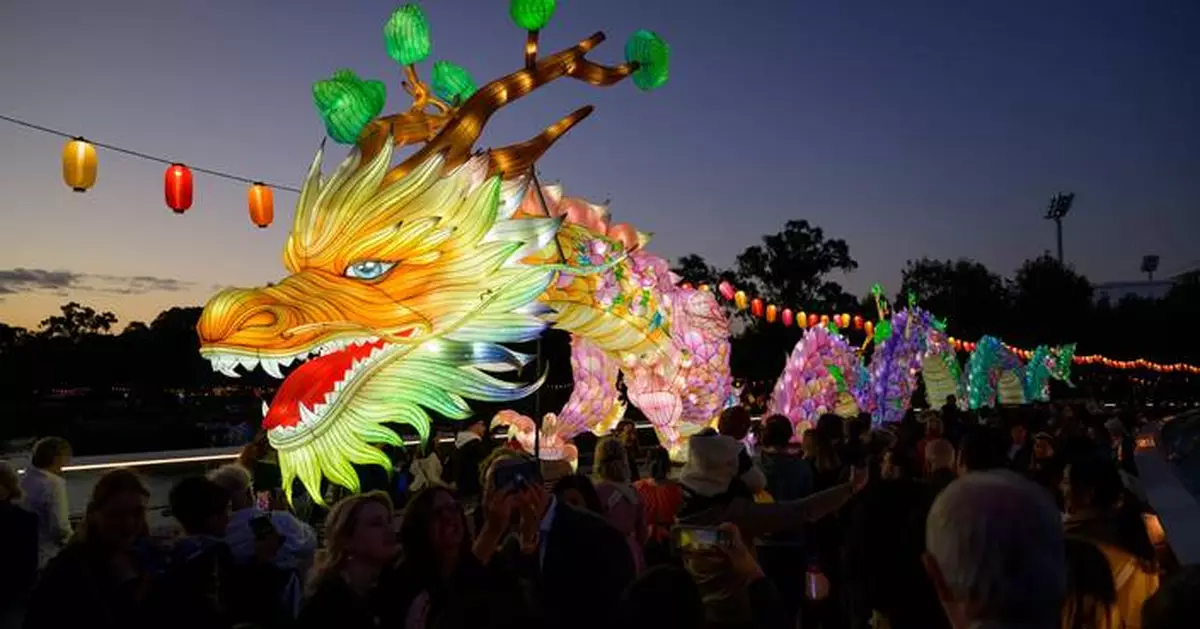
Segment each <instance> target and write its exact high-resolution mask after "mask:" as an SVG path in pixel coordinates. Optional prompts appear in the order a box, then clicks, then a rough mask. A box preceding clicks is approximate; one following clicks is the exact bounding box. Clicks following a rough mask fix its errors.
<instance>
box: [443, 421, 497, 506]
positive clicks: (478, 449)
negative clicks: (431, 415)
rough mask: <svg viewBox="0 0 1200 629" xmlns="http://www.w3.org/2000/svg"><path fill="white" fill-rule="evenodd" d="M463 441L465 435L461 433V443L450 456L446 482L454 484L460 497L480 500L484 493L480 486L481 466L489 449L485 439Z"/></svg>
mask: <svg viewBox="0 0 1200 629" xmlns="http://www.w3.org/2000/svg"><path fill="white" fill-rule="evenodd" d="M463 439H464V437H463V433H459V440H460V443H459V445H458V447H456V448H455V449H454V452H453V453H452V454H451V455H450V465H449V466H448V468H447V469H446V481H447V482H449V483H454V486H455V488H456V489H457V491H458V495H459V496H460V497H462V498H467V499H471V498H478V497H479V496H480V494H482V493H483V491H482V489H481V488H480V486H479V465H480V464H481V463H483V460H484V459H485V458H487V455H488V452H489V448H488V446H487V444H486V443H484V441H483V439H480V438H472V439H467V440H465V441H464V440H463Z"/></svg>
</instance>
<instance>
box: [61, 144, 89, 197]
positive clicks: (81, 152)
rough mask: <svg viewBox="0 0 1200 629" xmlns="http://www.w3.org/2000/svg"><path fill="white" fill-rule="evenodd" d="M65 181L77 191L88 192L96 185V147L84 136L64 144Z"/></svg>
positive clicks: (63, 166) (63, 168)
mask: <svg viewBox="0 0 1200 629" xmlns="http://www.w3.org/2000/svg"><path fill="white" fill-rule="evenodd" d="M62 173H63V183H65V184H67V186H68V187H69V188H71V189H72V190H74V191H75V192H87V190H88V188H91V187H92V186H94V185H96V147H95V146H92V143H91V142H88V141H87V140H85V139H83V138H75V139H74V140H71V141H69V142H67V143H66V144H65V145H64V146H63V156H62Z"/></svg>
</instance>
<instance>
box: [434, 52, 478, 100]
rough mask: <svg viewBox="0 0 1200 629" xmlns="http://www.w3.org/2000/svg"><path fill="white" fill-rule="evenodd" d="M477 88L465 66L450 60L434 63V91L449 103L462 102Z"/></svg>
mask: <svg viewBox="0 0 1200 629" xmlns="http://www.w3.org/2000/svg"><path fill="white" fill-rule="evenodd" d="M475 90H476V87H475V81H474V80H473V79H472V78H471V74H470V73H469V72H467V70H466V69H465V68H463V67H462V66H460V65H458V64H454V63H450V62H449V61H438V62H437V63H435V64H433V93H434V94H437V96H438V98H440V99H442V100H444V101H446V102H448V103H461V102H463V101H465V100H467V99H468V98H470V97H471V94H474V93H475Z"/></svg>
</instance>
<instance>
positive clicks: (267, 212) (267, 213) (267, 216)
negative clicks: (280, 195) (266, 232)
mask: <svg viewBox="0 0 1200 629" xmlns="http://www.w3.org/2000/svg"><path fill="white" fill-rule="evenodd" d="M249 197H250V199H249V203H250V221H251V222H253V223H254V224H255V225H258V226H259V228H263V227H266V226H268V225H270V224H271V221H273V220H275V194H274V193H273V192H271V187H270V186H268V185H266V184H262V183H256V184H254V185H252V186H250V194H249Z"/></svg>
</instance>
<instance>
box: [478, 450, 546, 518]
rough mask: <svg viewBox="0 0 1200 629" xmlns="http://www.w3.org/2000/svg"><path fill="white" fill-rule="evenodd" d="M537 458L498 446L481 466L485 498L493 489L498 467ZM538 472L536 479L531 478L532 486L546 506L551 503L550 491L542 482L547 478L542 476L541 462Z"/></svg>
mask: <svg viewBox="0 0 1200 629" xmlns="http://www.w3.org/2000/svg"><path fill="white" fill-rule="evenodd" d="M535 460H536V459H534V458H533V457H532V456H530V455H528V454H524V453H521V452H517V451H516V450H509V449H507V448H497V449H496V450H493V451H492V453H491V454H490V455H488V457H487V458H486V459H484V461H483V463H482V464H481V465H480V466H479V485H480V487H483V494H484V499H485V500H486V498H487V496H488V495H489V494H490V492H491V491H492V489H493V485H495V482H494V479H495V477H496V468H497V467H500V466H502V465H513V464H516V463H520V462H526V463H528V462H532V461H535ZM536 473H537V474H538V477H537V478H536V479H531V480H532V481H533V484H532V485H531V488H532V489H533V490H534V491H537V492H538V495H539V498H540V499H541V500H542V502H543V508H544V507H545V506H546V505H547V504H548V503H549V500H550V492H548V491H545V489H546V488H545V487H544V486H543V484H542V483H544V482H545V479H544V478H543V477H542V466H541V464H539V465H538V466H537V468H536Z"/></svg>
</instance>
